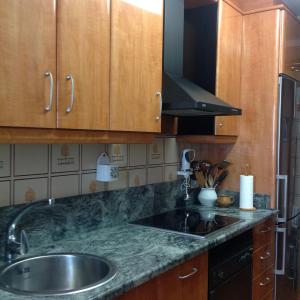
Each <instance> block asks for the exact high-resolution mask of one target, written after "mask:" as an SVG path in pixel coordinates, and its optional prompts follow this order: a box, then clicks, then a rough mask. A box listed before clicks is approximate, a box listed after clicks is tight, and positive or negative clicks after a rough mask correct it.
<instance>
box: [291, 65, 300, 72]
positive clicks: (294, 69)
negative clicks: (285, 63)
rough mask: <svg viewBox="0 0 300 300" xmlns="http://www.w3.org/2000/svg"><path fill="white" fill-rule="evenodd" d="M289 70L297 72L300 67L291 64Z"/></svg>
mask: <svg viewBox="0 0 300 300" xmlns="http://www.w3.org/2000/svg"><path fill="white" fill-rule="evenodd" d="M291 70H292V71H294V72H299V71H300V68H299V67H296V66H291Z"/></svg>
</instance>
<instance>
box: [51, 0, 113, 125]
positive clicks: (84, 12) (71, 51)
mask: <svg viewBox="0 0 300 300" xmlns="http://www.w3.org/2000/svg"><path fill="white" fill-rule="evenodd" d="M109 11H110V8H109V1H107V0H84V1H82V0H60V1H58V19H57V34H58V45H57V46H58V50H57V55H58V127H59V128H74V129H108V126H109V52H110V12H109Z"/></svg>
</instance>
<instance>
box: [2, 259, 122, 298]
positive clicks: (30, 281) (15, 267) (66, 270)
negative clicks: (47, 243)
mask: <svg viewBox="0 0 300 300" xmlns="http://www.w3.org/2000/svg"><path fill="white" fill-rule="evenodd" d="M115 275H116V268H115V267H114V265H113V264H112V263H111V262H109V261H108V260H106V259H105V258H101V257H98V256H95V255H90V254H75V253H70V254H68V253H63V254H50V255H43V256H35V257H31V258H26V259H22V260H18V261H15V262H13V263H12V264H10V265H8V266H4V267H2V269H0V288H1V289H4V290H6V291H9V292H12V293H16V294H22V295H40V296H48V295H53V296H54V295H66V294H74V293H78V292H82V291H87V290H90V289H93V288H96V287H98V286H100V285H103V284H105V283H107V282H108V281H109V280H110V279H112V278H113V277H114V276H115Z"/></svg>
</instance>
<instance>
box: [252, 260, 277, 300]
mask: <svg viewBox="0 0 300 300" xmlns="http://www.w3.org/2000/svg"><path fill="white" fill-rule="evenodd" d="M273 287H274V271H273V266H272V267H271V268H269V269H268V270H267V271H266V272H265V273H263V274H262V275H261V276H259V277H257V278H256V279H255V280H254V281H253V286H252V290H253V297H252V300H262V299H264V297H266V296H267V295H268V294H269V293H270V292H271V291H272V290H273ZM267 299H268V298H267Z"/></svg>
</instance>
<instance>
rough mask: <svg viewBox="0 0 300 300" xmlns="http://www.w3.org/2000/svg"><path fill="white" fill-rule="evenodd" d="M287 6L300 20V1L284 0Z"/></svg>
mask: <svg viewBox="0 0 300 300" xmlns="http://www.w3.org/2000/svg"><path fill="white" fill-rule="evenodd" d="M283 1H284V2H285V3H286V5H287V6H288V7H289V8H290V9H291V10H292V11H293V12H294V14H296V15H297V16H298V18H300V0H283Z"/></svg>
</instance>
